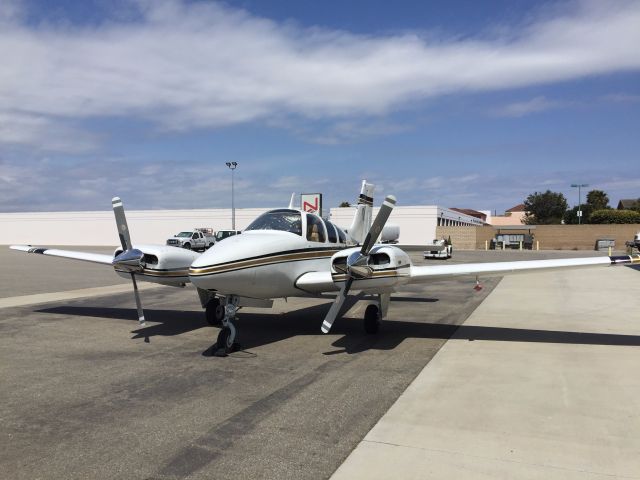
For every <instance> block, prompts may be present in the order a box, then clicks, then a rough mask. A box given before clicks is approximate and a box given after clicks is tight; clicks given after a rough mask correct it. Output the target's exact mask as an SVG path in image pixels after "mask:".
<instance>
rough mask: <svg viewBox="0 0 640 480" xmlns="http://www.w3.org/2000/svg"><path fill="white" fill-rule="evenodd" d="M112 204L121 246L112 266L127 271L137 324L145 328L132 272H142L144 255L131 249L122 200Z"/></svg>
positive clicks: (117, 198) (136, 285)
mask: <svg viewBox="0 0 640 480" xmlns="http://www.w3.org/2000/svg"><path fill="white" fill-rule="evenodd" d="M111 203H112V204H113V213H114V215H115V217H116V225H117V227H118V237H119V238H120V244H121V245H122V249H123V252H122V253H120V254H119V255H117V256H116V257H115V258H114V259H113V261H112V264H113V265H114V266H117V267H119V268H120V269H121V270H125V271H128V272H129V273H130V275H131V282H132V283H133V295H134V296H135V298H136V308H137V310H138V322H139V323H140V326H141V327H144V326H145V320H144V310H143V309H142V301H141V300H140V292H139V291H138V283H137V282H136V276H135V274H134V272H140V271H142V258H143V257H144V253H143V252H141V251H140V250H138V249H137V248H133V246H132V245H131V237H130V235H129V226H128V225H127V217H126V216H125V214H124V206H123V205H122V200H120V198H119V197H114V198H113V199H112V200H111Z"/></svg>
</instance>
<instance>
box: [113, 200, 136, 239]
mask: <svg viewBox="0 0 640 480" xmlns="http://www.w3.org/2000/svg"><path fill="white" fill-rule="evenodd" d="M111 203H112V204H113V213H114V214H115V216H116V225H117V227H118V237H120V244H121V245H122V248H123V249H124V250H131V237H130V236H129V226H128V225H127V217H126V216H125V214H124V207H123V206H122V200H120V197H113V199H112V200H111Z"/></svg>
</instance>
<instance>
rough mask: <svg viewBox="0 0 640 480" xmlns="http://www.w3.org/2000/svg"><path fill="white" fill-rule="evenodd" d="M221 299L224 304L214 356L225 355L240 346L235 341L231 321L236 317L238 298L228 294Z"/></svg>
mask: <svg viewBox="0 0 640 480" xmlns="http://www.w3.org/2000/svg"><path fill="white" fill-rule="evenodd" d="M223 301H225V302H226V304H225V305H224V315H223V317H222V319H221V322H222V329H221V330H220V333H219V334H218V340H217V342H216V345H215V350H214V353H213V355H214V356H216V357H226V356H227V355H229V354H230V353H231V352H235V351H236V350H238V349H239V348H240V344H239V343H236V342H235V339H236V333H237V330H236V327H235V325H234V324H233V322H232V320H235V318H236V312H237V311H238V301H239V298H238V297H237V296H236V295H229V296H228V297H226V299H224V300H223Z"/></svg>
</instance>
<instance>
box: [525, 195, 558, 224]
mask: <svg viewBox="0 0 640 480" xmlns="http://www.w3.org/2000/svg"><path fill="white" fill-rule="evenodd" d="M567 206H568V204H567V199H566V198H564V195H563V194H562V193H556V192H552V191H551V190H547V191H546V192H544V193H540V192H535V193H532V194H531V195H529V196H528V197H527V199H526V200H525V201H524V209H525V211H526V212H527V214H526V216H525V218H524V223H525V224H527V225H553V224H558V223H560V222H561V221H562V219H563V217H564V213H565V212H566V211H567Z"/></svg>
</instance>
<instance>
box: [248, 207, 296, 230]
mask: <svg viewBox="0 0 640 480" xmlns="http://www.w3.org/2000/svg"><path fill="white" fill-rule="evenodd" d="M246 230H279V231H281V232H289V233H295V234H296V235H300V236H302V216H301V215H300V212H298V211H297V210H289V209H280V210H271V211H269V212H265V213H263V214H262V215H260V216H259V217H258V218H256V219H255V220H254V221H253V222H251V224H250V225H249V226H248V227H247V228H246V229H245V231H246Z"/></svg>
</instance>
